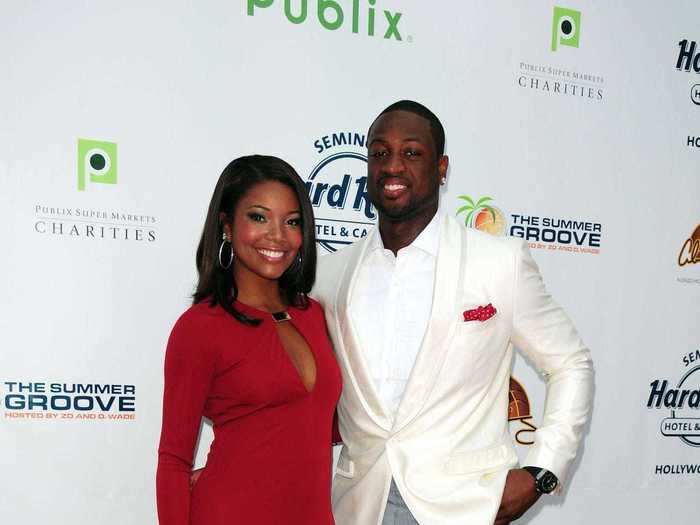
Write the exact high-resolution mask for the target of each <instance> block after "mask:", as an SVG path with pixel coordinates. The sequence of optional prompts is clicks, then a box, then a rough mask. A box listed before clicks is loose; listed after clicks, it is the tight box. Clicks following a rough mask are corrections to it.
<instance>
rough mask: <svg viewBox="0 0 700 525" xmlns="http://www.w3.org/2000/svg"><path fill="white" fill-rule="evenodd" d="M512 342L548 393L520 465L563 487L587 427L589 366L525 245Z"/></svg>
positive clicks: (519, 257)
mask: <svg viewBox="0 0 700 525" xmlns="http://www.w3.org/2000/svg"><path fill="white" fill-rule="evenodd" d="M512 341H513V344H514V345H515V346H516V347H517V348H519V349H520V350H521V351H522V352H523V353H525V354H526V355H527V356H528V357H529V358H530V359H531V360H532V362H533V363H534V364H535V366H536V367H537V368H538V370H539V371H540V372H541V373H542V374H543V375H544V378H545V383H546V388H547V391H546V397H545V407H544V416H543V418H542V424H541V425H540V427H539V428H538V429H537V431H536V432H535V443H534V444H533V445H532V446H531V447H530V451H529V453H528V455H527V457H526V458H525V461H524V464H525V465H532V466H536V467H540V468H544V469H547V470H549V471H550V472H552V473H554V475H556V476H557V478H558V479H559V481H560V482H561V481H562V480H563V479H564V478H565V477H566V474H567V471H568V468H569V465H570V464H571V462H572V461H573V459H574V457H575V456H576V450H577V448H578V445H579V442H580V440H581V436H582V433H583V427H584V425H585V424H586V422H587V421H588V415H589V412H590V407H591V397H592V393H593V362H592V360H591V356H590V352H589V351H588V348H586V346H585V345H584V343H583V341H582V340H581V338H580V337H579V335H578V332H577V331H576V328H575V327H574V325H573V323H572V322H571V319H569V317H568V315H566V312H564V310H563V309H562V308H561V307H560V306H559V305H557V304H556V303H555V302H554V300H553V299H552V297H551V296H550V295H549V293H548V292H547V290H546V289H545V286H544V283H543V281H542V277H541V275H540V272H539V269H538V268H537V264H536V263H535V261H534V260H533V259H532V256H531V255H530V251H529V250H528V248H527V245H526V243H525V242H520V250H519V252H518V255H517V275H516V285H515V304H514V308H513V336H512Z"/></svg>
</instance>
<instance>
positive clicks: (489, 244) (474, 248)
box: [455, 221, 523, 256]
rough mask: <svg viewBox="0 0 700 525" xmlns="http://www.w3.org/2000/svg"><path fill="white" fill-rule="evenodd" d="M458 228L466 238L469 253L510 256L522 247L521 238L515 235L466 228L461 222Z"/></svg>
mask: <svg viewBox="0 0 700 525" xmlns="http://www.w3.org/2000/svg"><path fill="white" fill-rule="evenodd" d="M455 222H457V221H455ZM459 228H460V229H461V232H462V235H463V238H464V239H466V243H467V251H468V253H469V255H485V256H512V255H513V254H516V253H518V252H519V251H520V250H521V249H522V245H523V240H522V239H519V238H517V237H509V236H502V235H493V234H490V233H485V232H482V231H479V230H476V229H474V228H467V227H466V226H464V225H463V224H461V223H459Z"/></svg>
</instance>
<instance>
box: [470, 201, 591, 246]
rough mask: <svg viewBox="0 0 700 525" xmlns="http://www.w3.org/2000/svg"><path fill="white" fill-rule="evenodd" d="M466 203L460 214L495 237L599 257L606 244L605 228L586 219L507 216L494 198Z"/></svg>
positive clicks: (525, 215) (474, 225)
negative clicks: (516, 239)
mask: <svg viewBox="0 0 700 525" xmlns="http://www.w3.org/2000/svg"><path fill="white" fill-rule="evenodd" d="M458 198H459V199H461V200H462V201H463V202H464V203H466V204H462V206H460V207H459V208H458V209H457V215H460V214H464V217H465V218H464V223H465V225H466V226H467V227H469V228H474V229H477V230H480V231H483V232H486V233H490V234H492V235H511V236H513V237H520V238H521V239H525V240H526V241H527V242H528V245H529V247H530V248H532V249H540V250H556V251H560V252H571V253H588V254H595V255H597V254H599V253H600V246H601V241H602V235H603V232H602V229H603V227H602V225H601V224H600V223H597V222H591V221H587V220H584V219H574V218H569V217H549V216H540V215H528V214H525V213H510V214H509V217H510V224H509V222H508V220H507V219H506V217H507V216H506V214H505V213H504V212H503V211H501V210H500V209H499V208H497V207H495V206H494V205H493V203H492V201H493V198H492V197H481V198H472V197H471V196H469V195H460V196H459V197H458Z"/></svg>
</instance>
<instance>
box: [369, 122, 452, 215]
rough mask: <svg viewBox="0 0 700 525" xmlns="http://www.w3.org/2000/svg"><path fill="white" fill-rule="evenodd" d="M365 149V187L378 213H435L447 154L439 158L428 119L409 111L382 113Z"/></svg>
mask: <svg viewBox="0 0 700 525" xmlns="http://www.w3.org/2000/svg"><path fill="white" fill-rule="evenodd" d="M368 149H369V155H368V160H367V175H368V181H367V184H368V188H367V190H368V193H369V198H370V200H371V201H372V204H374V206H375V207H376V208H377V210H379V213H380V214H382V215H384V216H385V217H387V218H389V219H393V220H405V219H410V218H413V217H415V216H417V215H420V214H421V213H426V214H428V213H433V212H434V208H435V207H436V206H437V202H438V193H439V188H440V180H441V179H442V177H444V176H445V174H446V172H447V157H446V156H444V155H443V156H441V157H439V158H438V156H437V154H436V151H435V143H434V142H433V136H432V134H431V133H430V123H429V122H428V120H427V119H425V118H423V117H421V116H419V115H416V114H414V113H410V112H408V111H392V112H390V113H385V114H384V115H381V116H380V117H379V118H377V120H375V121H374V124H373V125H372V127H371V128H370V131H369V137H368Z"/></svg>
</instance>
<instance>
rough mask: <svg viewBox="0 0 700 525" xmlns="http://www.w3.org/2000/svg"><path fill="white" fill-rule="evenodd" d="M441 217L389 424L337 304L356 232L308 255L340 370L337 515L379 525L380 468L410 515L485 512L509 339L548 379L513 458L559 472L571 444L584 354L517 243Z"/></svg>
mask: <svg viewBox="0 0 700 525" xmlns="http://www.w3.org/2000/svg"><path fill="white" fill-rule="evenodd" d="M440 228H441V232H440V247H439V251H438V257H437V262H436V278H435V289H434V293H433V303H432V311H431V316H430V320H429V323H428V328H427V331H426V334H425V337H424V340H423V344H422V346H421V349H420V351H419V353H418V356H417V358H416V362H415V364H414V367H413V370H412V372H411V376H410V378H409V381H408V384H407V386H406V390H405V392H404V396H403V398H402V400H401V403H400V405H399V409H398V412H397V414H396V417H395V420H394V422H393V424H392V418H391V417H390V416H389V415H388V414H387V412H386V410H385V408H384V407H383V406H382V403H381V401H380V400H379V397H378V395H377V392H376V389H375V387H374V383H373V380H372V377H371V376H370V372H369V370H368V367H367V363H366V361H365V358H364V355H363V350H362V348H360V347H358V340H357V333H356V331H355V328H354V327H353V325H352V321H351V316H350V314H349V312H348V302H349V300H350V297H351V294H352V291H353V284H354V282H355V276H356V274H357V269H358V263H359V261H361V260H362V258H363V256H364V251H365V248H366V246H367V244H368V243H367V239H365V240H363V241H359V242H357V243H355V244H353V245H352V246H350V247H348V248H345V249H344V250H342V251H340V252H338V253H335V254H332V255H328V256H325V257H322V258H321V259H320V261H319V271H318V276H317V282H316V286H315V288H314V292H313V294H312V295H314V296H315V297H316V298H317V299H318V300H319V301H320V302H321V304H322V305H323V308H324V311H325V315H326V323H327V325H328V332H329V334H330V337H331V340H332V342H333V345H334V348H335V352H336V357H337V359H338V363H339V365H340V368H341V370H342V373H343V393H342V396H341V398H340V402H339V405H338V416H339V417H338V419H339V427H340V433H341V435H342V438H343V448H342V451H341V453H340V458H339V462H338V466H337V469H336V475H335V478H334V481H333V512H334V515H335V519H336V523H337V525H378V524H380V523H381V520H382V516H383V514H384V508H385V505H386V500H387V495H388V492H389V486H390V482H391V479H392V477H393V479H394V480H395V482H396V485H397V486H398V488H399V490H400V491H401V494H402V496H403V498H404V500H405V501H406V504H407V506H408V507H409V509H410V510H411V512H412V513H413V515H414V516H415V518H416V519H417V520H418V522H419V523H421V525H448V524H455V525H457V524H459V525H464V524H469V525H486V524H491V523H493V522H494V518H495V516H496V512H497V510H498V507H499V504H500V500H501V495H502V492H503V487H504V483H505V478H506V474H507V472H508V470H509V469H510V468H512V467H513V466H515V465H516V463H517V456H516V454H515V451H514V448H513V444H512V442H511V438H510V433H509V431H508V422H507V419H508V417H507V409H508V386H509V378H510V374H511V368H512V361H513V345H515V346H517V347H518V348H519V349H520V350H522V351H523V352H524V353H525V354H526V355H527V356H528V357H529V358H530V360H531V361H532V362H533V363H534V365H535V366H536V367H537V368H538V369H539V370H540V371H541V372H542V373H543V374H544V377H545V378H546V383H547V400H546V404H545V410H544V417H543V421H542V424H541V426H540V427H539V429H538V430H537V431H536V433H535V444H534V445H533V446H532V447H531V449H530V452H529V454H528V456H527V458H526V461H525V464H528V465H536V466H538V467H543V468H546V469H548V470H550V471H552V472H553V473H554V474H556V475H557V477H558V478H559V479H560V480H563V479H564V478H565V476H566V471H567V468H568V466H569V465H570V464H571V461H572V460H573V458H574V456H575V454H576V449H577V446H578V442H579V440H580V437H581V433H582V427H583V426H584V424H585V422H586V420H587V417H588V413H589V408H590V398H591V392H592V381H593V368H592V363H591V358H590V355H589V352H588V349H587V348H586V347H585V346H584V344H583V342H582V341H581V339H580V338H579V336H578V334H577V332H576V329H575V328H574V326H573V324H572V323H571V321H570V320H569V318H568V317H567V315H566V314H565V313H564V311H563V310H562V309H561V308H560V307H559V306H558V305H557V304H555V303H554V301H553V300H552V299H551V297H550V296H549V294H548V293H547V292H546V290H545V287H544V284H543V282H542V278H541V277H540V274H539V271H538V268H537V265H536V264H535V262H534V261H533V259H532V257H531V256H530V253H529V251H528V249H527V245H526V244H525V243H524V242H523V241H521V240H517V239H513V238H505V237H492V236H490V235H487V234H483V233H481V232H478V231H475V230H471V229H467V228H465V227H464V226H462V225H461V224H460V223H459V222H457V221H456V220H455V219H454V218H452V217H449V216H445V217H444V218H443V221H442V224H441V227H440ZM370 235H379V232H378V230H377V229H376V228H375V229H374V230H373V232H372V233H371V234H370ZM489 303H491V304H492V305H493V306H494V307H495V308H496V310H497V313H496V314H495V315H494V316H493V317H491V318H490V319H488V320H487V321H485V322H480V321H470V322H465V321H464V317H463V312H464V311H465V310H469V309H472V308H476V307H478V306H485V305H487V304H489ZM377 315H382V313H381V312H377ZM405 322H411V320H410V319H406V320H405Z"/></svg>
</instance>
